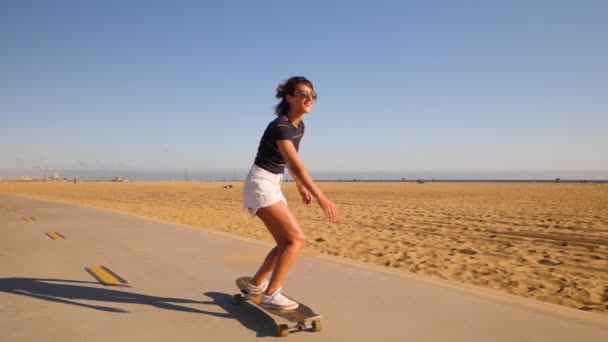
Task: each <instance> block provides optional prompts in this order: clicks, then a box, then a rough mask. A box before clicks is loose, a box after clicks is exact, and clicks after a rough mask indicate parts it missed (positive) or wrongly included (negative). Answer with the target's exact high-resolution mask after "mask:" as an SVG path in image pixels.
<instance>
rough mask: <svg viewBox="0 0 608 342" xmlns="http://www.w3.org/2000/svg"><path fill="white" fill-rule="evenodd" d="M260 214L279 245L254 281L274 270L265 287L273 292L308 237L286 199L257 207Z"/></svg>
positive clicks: (261, 278) (267, 292)
mask: <svg viewBox="0 0 608 342" xmlns="http://www.w3.org/2000/svg"><path fill="white" fill-rule="evenodd" d="M257 216H258V217H259V218H260V219H261V220H262V222H264V225H266V228H267V229H268V230H269V231H270V234H272V236H273V237H274V239H275V241H276V242H277V246H276V247H275V248H273V249H272V250H271V251H270V253H268V255H267V256H266V259H265V260H264V263H263V264H262V266H261V267H260V269H259V270H258V272H257V273H256V275H255V276H254V279H253V280H252V283H253V284H254V285H258V284H260V283H261V282H262V281H263V279H265V278H266V277H267V276H268V274H269V273H270V272H272V276H271V277H270V282H269V284H268V288H267V289H266V294H271V293H273V292H274V291H276V290H277V289H278V288H279V287H280V286H281V283H282V282H283V279H284V278H285V276H286V275H287V272H288V271H289V269H290V268H291V266H292V265H293V263H294V262H295V261H296V259H297V258H298V255H299V254H300V251H301V250H302V248H303V247H304V243H305V241H306V236H305V235H304V232H302V229H300V225H299V224H298V222H297V221H296V219H295V217H294V216H293V214H292V213H291V211H290V210H289V208H288V207H287V205H286V204H285V203H283V202H278V203H276V204H273V205H271V206H268V207H265V208H260V209H258V211H257Z"/></svg>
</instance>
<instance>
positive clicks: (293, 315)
mask: <svg viewBox="0 0 608 342" xmlns="http://www.w3.org/2000/svg"><path fill="white" fill-rule="evenodd" d="M250 280H251V277H240V278H238V279H237V280H236V286H237V287H238V288H239V290H241V293H237V294H235V295H234V296H232V301H233V302H234V303H235V304H240V303H242V302H243V301H250V302H252V303H253V304H255V306H257V307H258V308H260V309H262V310H263V311H265V312H267V313H269V314H271V315H274V316H278V317H281V318H283V319H285V320H287V321H289V322H291V323H296V324H295V325H291V326H289V325H287V324H277V334H278V335H279V336H287V335H288V334H289V333H291V332H295V331H303V330H308V331H321V328H322V325H321V320H320V318H321V317H323V315H319V314H316V313H314V312H313V311H312V309H311V308H309V307H308V306H306V305H304V304H302V303H301V302H299V301H297V300H296V299H294V298H291V297H289V296H287V295H285V294H283V295H285V296H286V297H287V298H289V299H291V300H293V301H296V302H298V304H299V305H298V307H297V308H295V309H293V310H273V309H268V308H265V307H263V306H262V305H261V304H260V302H261V300H262V295H250V294H248V293H247V284H248V283H249V281H250ZM309 322H310V324H308V323H309Z"/></svg>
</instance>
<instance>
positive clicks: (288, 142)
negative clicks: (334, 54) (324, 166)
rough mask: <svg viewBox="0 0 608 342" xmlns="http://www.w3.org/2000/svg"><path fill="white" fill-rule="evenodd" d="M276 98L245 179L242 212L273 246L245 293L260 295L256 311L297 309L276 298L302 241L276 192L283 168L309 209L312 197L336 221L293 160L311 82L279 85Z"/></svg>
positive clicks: (295, 79) (333, 212)
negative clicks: (253, 219) (258, 224)
mask: <svg viewBox="0 0 608 342" xmlns="http://www.w3.org/2000/svg"><path fill="white" fill-rule="evenodd" d="M276 98H277V99H279V100H280V102H279V104H278V105H277V106H276V107H275V111H274V112H275V114H276V115H277V118H276V119H274V120H272V121H271V122H270V124H268V126H267V127H266V130H265V131H264V134H263V135H262V139H261V140H260V145H259V147H258V152H257V156H256V158H255V161H254V164H253V166H252V167H251V170H250V171H249V174H248V175H247V178H246V179H245V184H244V188H243V206H244V207H245V208H247V209H248V210H249V212H250V213H251V215H252V216H257V217H259V218H260V219H261V220H262V222H263V223H264V225H265V226H266V228H267V229H268V231H269V232H270V234H271V235H272V237H273V238H274V239H275V241H276V243H277V246H276V247H274V248H273V249H272V250H271V251H270V252H269V253H268V255H267V256H266V259H264V262H263V263H262V266H261V267H260V269H259V270H258V271H257V273H256V274H255V275H254V276H253V279H252V280H251V283H250V284H249V285H248V287H247V290H248V292H249V293H250V294H262V300H261V305H262V306H264V307H266V308H270V309H276V310H293V309H295V308H297V307H298V303H296V302H294V301H292V300H291V299H289V298H287V297H285V296H284V295H283V294H282V293H281V284H282V281H283V279H284V278H285V276H286V275H287V272H288V271H289V269H290V268H291V266H292V265H293V264H294V262H295V261H296V259H297V257H298V254H299V253H300V250H301V249H302V248H303V247H304V242H305V240H306V237H305V236H304V232H302V229H301V228H300V225H299V224H298V222H297V221H296V218H295V217H294V215H293V213H292V212H291V210H289V208H288V207H287V201H286V200H285V197H284V196H283V193H282V192H281V180H282V177H283V173H284V172H285V167H287V169H288V170H289V174H291V176H292V178H293V179H294V181H295V183H296V188H297V189H298V191H299V192H300V195H301V196H302V200H303V202H304V203H305V204H307V205H308V204H310V203H311V202H312V200H313V197H314V198H315V199H316V200H317V203H318V204H319V206H320V207H321V209H323V211H324V212H325V216H327V218H328V219H329V221H331V222H335V221H336V218H337V215H338V211H337V208H336V205H335V204H334V203H333V202H332V201H330V200H329V199H328V198H327V197H326V196H325V195H324V194H323V192H321V190H320V189H319V188H318V187H317V186H316V185H315V183H314V181H313V180H312V178H311V177H310V175H309V174H308V172H307V171H306V168H305V167H304V165H303V164H302V162H301V161H300V157H299V155H298V149H299V146H300V140H301V139H302V137H303V136H304V121H302V117H303V116H304V114H307V113H309V112H310V110H311V109H312V105H313V104H314V103H315V101H316V100H317V93H315V91H314V87H313V85H312V82H310V81H309V80H307V79H306V78H305V77H302V76H296V77H292V78H290V79H289V80H287V81H286V82H285V83H282V84H279V86H278V87H277V93H276ZM268 276H270V279H268Z"/></svg>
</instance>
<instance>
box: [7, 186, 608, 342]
mask: <svg viewBox="0 0 608 342" xmlns="http://www.w3.org/2000/svg"><path fill="white" fill-rule="evenodd" d="M243 224H247V222H243ZM0 233H1V234H2V238H0V340H2V341H45V340H50V341H129V342H134V341H146V342H147V341H248V340H251V341H253V340H256V339H257V338H260V337H264V338H274V337H273V336H274V335H275V320H274V317H271V316H268V315H266V314H265V313H263V312H262V311H260V310H259V309H257V308H256V307H254V306H252V305H251V304H248V303H245V304H241V305H239V306H235V305H234V304H232V301H231V296H232V294H233V293H235V292H236V291H235V285H234V279H235V278H236V277H237V276H241V275H248V274H251V273H252V272H253V271H255V269H256V267H257V266H258V263H259V262H260V261H261V259H262V258H263V257H264V255H265V253H266V251H267V250H268V249H269V247H270V246H268V245H265V244H262V243H258V242H253V241H248V240H245V239H240V238H236V237H232V236H228V235H224V234H218V233H214V232H209V231H205V230H202V229H198V228H192V227H188V226H184V225H178V224H172V223H166V222H161V221H156V220H150V219H145V218H140V217H136V216H131V215H126V214H121V213H116V212H113V211H108V210H100V209H92V208H87V207H81V206H74V205H67V204H61V203H55V202H48V201H41V200H34V199H27V198H23V197H16V196H8V195H1V194H0ZM46 233H49V234H48V235H47V234H46ZM54 233H58V234H54ZM62 237H64V238H62ZM102 267H103V268H102ZM87 269H88V271H87ZM105 270H109V271H110V272H111V273H110V274H105V273H104V272H106V271H105ZM93 275H95V276H93ZM104 277H108V278H107V279H104ZM100 279H101V280H105V281H112V280H114V281H117V284H118V285H117V286H104V285H102V284H101V283H100V282H99V280H100ZM121 281H122V282H124V284H121ZM285 288H287V289H289V293H291V294H293V295H295V296H296V297H297V298H298V299H300V300H302V301H303V302H305V303H306V304H309V305H310V306H311V307H312V308H313V309H315V311H318V312H320V313H323V314H324V317H323V325H324V329H323V331H321V332H318V333H312V332H299V333H295V334H291V335H290V336H289V337H288V338H289V340H292V341H301V340H307V341H349V342H357V341H370V342H371V341H374V342H375V341H608V319H607V318H606V316H604V315H599V314H596V313H589V312H582V311H578V310H574V309H568V308H564V307H560V306H556V305H551V304H545V303H541V302H537V301H532V300H526V299H522V298H519V297H515V296H510V295H504V294H501V293H497V292H493V291H488V290H484V289H479V288H475V287H469V286H464V285H459V284H454V283H451V282H446V281H440V280H434V279H428V278H425V277H419V276H416V275H411V274H408V273H405V272H399V271H392V270H387V269H384V268H382V267H375V266H368V265H366V264H360V263H349V262H343V261H340V259H336V258H327V257H313V256H309V255H305V256H303V257H302V258H301V259H300V260H299V261H298V263H297V264H296V267H295V268H294V269H293V270H292V271H291V273H290V275H289V279H288V281H287V282H286V284H285ZM277 323H283V322H281V321H280V320H279V319H277Z"/></svg>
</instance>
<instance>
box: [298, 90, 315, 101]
mask: <svg viewBox="0 0 608 342" xmlns="http://www.w3.org/2000/svg"><path fill="white" fill-rule="evenodd" d="M296 94H298V95H300V96H302V97H304V98H306V97H309V96H310V97H312V100H313V101H316V100H317V93H315V92H314V91H313V92H312V93H309V92H308V91H296Z"/></svg>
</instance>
